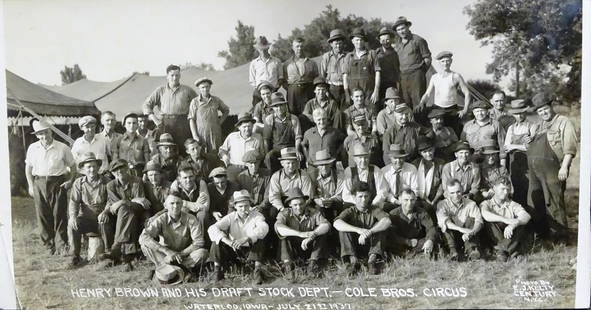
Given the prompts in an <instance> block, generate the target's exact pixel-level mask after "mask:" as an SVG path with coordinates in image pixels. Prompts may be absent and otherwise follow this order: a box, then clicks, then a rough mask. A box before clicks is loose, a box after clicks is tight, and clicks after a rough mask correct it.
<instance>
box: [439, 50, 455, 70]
mask: <svg viewBox="0 0 591 310" xmlns="http://www.w3.org/2000/svg"><path fill="white" fill-rule="evenodd" d="M452 56H453V54H452V53H451V52H449V51H443V52H441V53H439V54H437V56H436V57H435V59H437V61H439V64H440V65H441V67H442V68H443V69H444V70H445V71H449V68H450V67H451V63H452Z"/></svg>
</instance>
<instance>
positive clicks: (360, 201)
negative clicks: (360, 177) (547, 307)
mask: <svg viewBox="0 0 591 310" xmlns="http://www.w3.org/2000/svg"><path fill="white" fill-rule="evenodd" d="M353 193H354V194H355V207H356V208H357V209H358V210H360V211H365V210H367V208H369V206H370V204H371V200H370V199H371V192H370V190H369V184H367V183H366V182H357V183H356V184H353Z"/></svg>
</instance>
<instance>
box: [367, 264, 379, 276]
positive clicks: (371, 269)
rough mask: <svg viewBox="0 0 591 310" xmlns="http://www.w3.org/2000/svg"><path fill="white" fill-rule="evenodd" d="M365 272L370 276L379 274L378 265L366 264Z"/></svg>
mask: <svg viewBox="0 0 591 310" xmlns="http://www.w3.org/2000/svg"><path fill="white" fill-rule="evenodd" d="M367 270H368V272H369V274H371V275H377V274H380V270H379V269H378V264H377V263H376V262H371V263H367Z"/></svg>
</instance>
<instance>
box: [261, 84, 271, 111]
mask: <svg viewBox="0 0 591 310" xmlns="http://www.w3.org/2000/svg"><path fill="white" fill-rule="evenodd" d="M272 93H273V87H272V86H271V84H269V83H263V84H261V85H260V86H259V94H260V95H261V99H263V103H264V104H265V105H267V106H268V105H270V104H271V94H272Z"/></svg>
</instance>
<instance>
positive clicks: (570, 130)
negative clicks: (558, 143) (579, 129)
mask: <svg viewBox="0 0 591 310" xmlns="http://www.w3.org/2000/svg"><path fill="white" fill-rule="evenodd" d="M561 131H562V144H563V147H562V151H563V153H564V154H571V155H573V156H574V155H576V154H577V143H578V138H577V133H576V131H575V126H574V125H573V123H572V122H571V121H570V120H568V119H566V118H565V119H564V122H563V129H562V130H561Z"/></svg>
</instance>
